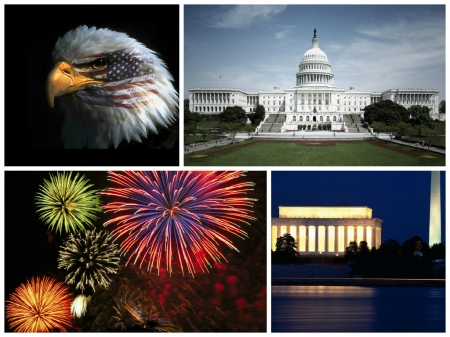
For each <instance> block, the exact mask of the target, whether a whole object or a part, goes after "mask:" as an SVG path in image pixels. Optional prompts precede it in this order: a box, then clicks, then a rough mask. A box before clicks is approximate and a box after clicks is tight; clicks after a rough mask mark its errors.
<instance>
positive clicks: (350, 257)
mask: <svg viewBox="0 0 450 337" xmlns="http://www.w3.org/2000/svg"><path fill="white" fill-rule="evenodd" d="M356 253H358V244H357V243H356V241H350V243H349V245H348V247H347V248H345V253H344V259H345V260H346V261H356Z"/></svg>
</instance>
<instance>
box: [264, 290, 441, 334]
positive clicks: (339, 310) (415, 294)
mask: <svg viewBox="0 0 450 337" xmlns="http://www.w3.org/2000/svg"><path fill="white" fill-rule="evenodd" d="M272 331H273V332H444V331H445V288H443V287H442V288H426V287H354V286H272Z"/></svg>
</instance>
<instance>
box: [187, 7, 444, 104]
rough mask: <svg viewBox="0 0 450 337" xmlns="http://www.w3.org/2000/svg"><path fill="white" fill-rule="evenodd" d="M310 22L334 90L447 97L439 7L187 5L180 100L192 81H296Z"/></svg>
mask: <svg viewBox="0 0 450 337" xmlns="http://www.w3.org/2000/svg"><path fill="white" fill-rule="evenodd" d="M314 28H316V29H317V37H318V38H319V47H320V48H321V49H322V50H323V51H324V52H325V53H326V54H327V56H328V60H329V62H330V63H331V71H332V72H333V73H334V85H335V86H336V87H337V88H344V89H346V90H348V89H349V87H350V86H354V87H356V89H358V90H364V91H378V92H382V91H384V90H388V89H397V88H409V87H411V88H422V89H438V90H439V91H440V92H439V101H441V100H443V99H445V6H444V5H289V6H285V5H249V6H246V5H240V6H234V5H233V6H230V5H226V6H222V5H185V6H184V96H185V98H188V97H189V96H188V89H189V88H193V87H220V86H221V87H228V88H230V87H231V88H239V89H243V90H248V91H258V90H272V89H273V87H274V86H280V87H281V88H282V89H284V88H292V87H294V85H295V74H296V73H297V71H298V65H299V64H300V62H301V59H302V56H303V54H304V53H305V52H306V50H308V49H309V48H310V47H311V39H312V37H313V31H314ZM220 75H221V76H222V78H221V79H220V78H219V76H220Z"/></svg>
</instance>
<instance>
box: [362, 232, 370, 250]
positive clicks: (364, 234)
mask: <svg viewBox="0 0 450 337" xmlns="http://www.w3.org/2000/svg"><path fill="white" fill-rule="evenodd" d="M361 228H362V231H363V240H364V241H366V242H367V231H366V227H361ZM367 246H369V243H368V242H367ZM369 249H370V247H369Z"/></svg>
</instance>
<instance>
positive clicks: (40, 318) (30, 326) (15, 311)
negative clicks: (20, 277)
mask: <svg viewBox="0 0 450 337" xmlns="http://www.w3.org/2000/svg"><path fill="white" fill-rule="evenodd" d="M71 300H72V299H71V295H70V294H69V292H68V287H67V286H65V285H64V283H62V282H57V281H56V280H55V279H53V278H50V277H47V276H44V277H43V278H39V277H36V279H34V278H32V279H31V281H27V283H26V284H21V285H20V286H19V287H17V289H16V290H15V291H14V292H13V293H12V294H11V296H10V299H9V300H7V301H6V302H7V304H6V318H7V319H8V321H9V324H10V327H11V328H12V329H14V331H15V332H50V331H58V330H59V331H64V332H65V331H66V328H67V327H68V326H70V325H71V316H70V302H71Z"/></svg>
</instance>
